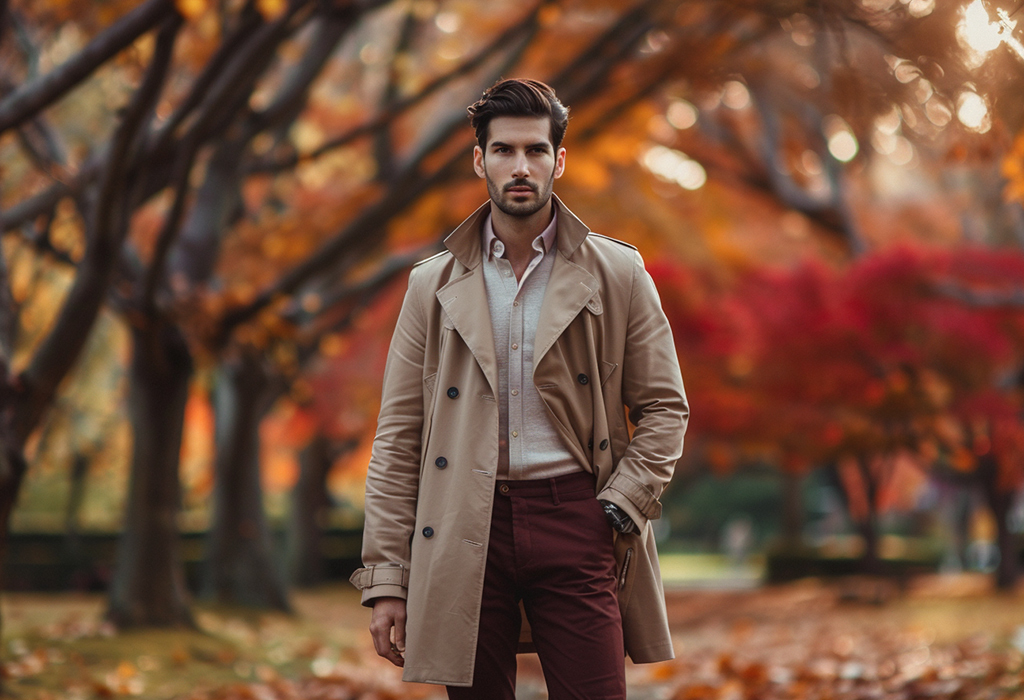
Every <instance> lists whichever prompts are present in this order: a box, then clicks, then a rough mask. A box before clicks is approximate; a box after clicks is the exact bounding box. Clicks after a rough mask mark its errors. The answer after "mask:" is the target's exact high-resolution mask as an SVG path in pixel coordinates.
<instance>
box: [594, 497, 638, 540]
mask: <svg viewBox="0 0 1024 700" xmlns="http://www.w3.org/2000/svg"><path fill="white" fill-rule="evenodd" d="M600 503H601V507H602V508H604V517H605V518H607V519H608V524H609V525H611V526H612V528H614V529H615V530H618V531H619V532H621V533H622V534H624V535H630V534H632V533H634V532H637V527H636V523H634V522H633V519H632V518H631V517H629V516H628V515H626V513H624V512H623V510H622V509H621V508H619V507H618V506H617V505H615V504H614V503H612V502H611V501H601V502H600Z"/></svg>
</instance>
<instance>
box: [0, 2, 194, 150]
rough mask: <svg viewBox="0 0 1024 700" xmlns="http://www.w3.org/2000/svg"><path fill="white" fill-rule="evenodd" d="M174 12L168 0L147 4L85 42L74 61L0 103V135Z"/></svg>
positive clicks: (61, 93) (75, 83) (72, 85)
mask: <svg viewBox="0 0 1024 700" xmlns="http://www.w3.org/2000/svg"><path fill="white" fill-rule="evenodd" d="M173 12H175V9H174V2H173V1H172V0H148V2H146V3H145V4H144V5H142V6H141V7H138V8H136V9H135V10H133V11H132V12H129V13H128V14H127V15H125V16H124V17H122V18H121V19H120V20H118V21H117V23H115V24H114V25H113V26H111V27H109V28H108V29H106V30H105V31H104V32H102V33H101V34H100V35H99V36H97V37H96V38H95V39H93V40H92V41H91V42H89V44H88V46H86V47H85V48H84V49H82V50H81V51H80V52H78V54H77V55H76V56H75V57H74V59H72V60H70V61H68V62H66V63H64V64H62V65H61V66H60V67H58V68H55V69H54V70H52V71H50V72H49V73H47V74H46V75H44V76H42V77H41V78H38V79H37V80H33V81H32V82H30V83H27V84H25V85H22V86H21V87H20V88H19V89H18V90H15V91H14V93H13V94H11V95H9V96H8V97H7V98H6V99H4V100H3V102H0V134H2V133H3V132H5V131H7V130H8V129H11V128H13V127H16V126H19V125H20V124H22V123H23V122H24V121H25V120H26V119H29V118H31V117H32V116H34V115H36V114H38V113H39V112H40V111H41V110H43V109H45V108H46V107H47V106H49V105H50V104H52V103H53V102H55V101H57V100H58V99H60V98H61V97H62V96H63V95H64V94H65V93H66V92H68V91H69V90H70V89H71V88H73V87H75V86H76V85H78V83H80V82H81V81H82V80H84V79H85V78H87V77H88V76H89V75H90V74H91V73H92V72H93V71H94V70H96V69H97V68H98V67H99V66H101V65H103V64H104V63H105V62H106V61H107V60H109V59H110V58H111V57H112V56H114V55H116V54H118V53H119V52H120V51H121V50H122V49H124V48H125V47H127V46H129V45H130V44H131V43H132V42H133V41H135V40H136V39H137V38H139V37H140V36H142V35H143V34H145V33H146V32H148V31H149V30H150V29H152V28H153V27H155V26H156V25H157V24H159V23H160V22H161V21H163V20H164V18H166V17H167V16H168V15H170V14H171V13H173Z"/></svg>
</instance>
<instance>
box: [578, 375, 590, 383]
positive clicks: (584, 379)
mask: <svg viewBox="0 0 1024 700" xmlns="http://www.w3.org/2000/svg"><path fill="white" fill-rule="evenodd" d="M576 381H578V382H579V383H580V384H587V383H588V382H590V377H588V376H587V375H585V374H583V373H580V374H578V375H577V376H576Z"/></svg>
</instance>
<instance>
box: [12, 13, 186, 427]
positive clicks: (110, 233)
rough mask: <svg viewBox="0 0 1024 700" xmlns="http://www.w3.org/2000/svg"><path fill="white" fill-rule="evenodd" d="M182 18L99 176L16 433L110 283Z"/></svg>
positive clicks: (173, 21)
mask: <svg viewBox="0 0 1024 700" xmlns="http://www.w3.org/2000/svg"><path fill="white" fill-rule="evenodd" d="M181 24H182V19H181V17H180V16H179V15H177V14H174V15H172V16H171V17H169V18H168V19H167V20H165V22H164V24H163V26H162V27H161V29H160V32H159V34H158V35H157V40H156V48H155V49H154V52H153V59H152V61H151V62H150V65H149V68H148V69H147V70H146V75H145V77H144V79H143V81H142V84H141V85H140V86H139V89H138V90H137V91H136V92H135V96H134V97H133V98H132V101H131V103H130V104H129V106H128V108H127V110H126V112H125V115H124V118H123V119H122V121H121V124H120V126H119V127H118V129H117V131H116V132H115V135H114V139H113V145H112V147H111V150H110V157H109V159H108V161H107V165H106V168H105V171H104V174H103V179H102V181H101V186H100V191H99V197H98V199H97V203H96V207H95V217H94V223H93V226H92V227H91V228H92V231H91V236H90V239H89V243H88V245H87V247H86V251H85V256H84V257H83V260H82V264H81V265H79V268H78V274H77V275H76V277H75V281H74V284H73V285H72V287H71V289H70V291H69V292H68V295H67V300H66V301H65V302H64V306H63V308H62V309H61V312H60V315H59V316H58V318H57V320H56V322H55V323H54V326H53V328H52V329H51V330H50V332H49V333H48V334H47V336H46V338H45V339H44V340H43V342H42V344H41V346H40V348H39V350H38V352H37V353H36V355H35V357H33V358H32V361H31V363H30V364H29V366H28V368H27V369H26V370H25V371H24V372H23V373H22V375H21V377H20V380H21V382H20V383H21V385H22V386H23V387H24V389H23V396H24V404H23V405H22V407H21V408H22V410H20V411H18V415H17V418H16V419H15V434H16V435H17V437H18V438H19V439H20V440H24V439H25V438H27V436H28V434H29V433H30V432H31V431H32V429H33V428H34V427H35V426H36V425H37V424H38V423H39V420H40V418H41V417H42V415H43V413H44V412H45V410H46V408H47V406H48V405H49V404H50V401H51V400H52V398H53V395H54V394H55V393H56V391H57V386H58V385H59V384H60V382H61V380H62V379H63V378H64V376H65V375H66V374H67V372H68V370H70V369H71V367H72V366H73V365H74V362H75V360H76V359H77V357H78V354H79V352H80V351H81V349H82V346H83V345H84V343H85V341H86V339H87V338H88V336H89V331H90V330H91V329H92V326H93V323H94V321H95V319H96V315H97V314H98V313H99V309H100V306H101V305H102V303H103V299H104V297H105V296H106V292H107V289H108V288H109V286H110V281H111V278H112V272H113V270H114V268H115V266H116V264H117V261H118V259H119V257H120V256H119V252H120V248H121V245H122V244H123V241H124V237H125V235H126V234H127V230H128V220H127V219H128V214H129V212H128V211H126V205H127V203H128V201H129V199H130V197H131V193H132V192H131V190H132V188H131V187H130V186H129V185H130V183H129V182H128V173H129V163H131V161H132V156H133V155H134V154H133V149H136V148H138V144H139V142H140V140H141V139H140V138H139V137H140V133H139V132H140V130H141V128H142V126H143V125H144V124H145V123H146V119H147V117H148V115H149V114H150V113H151V111H152V110H153V107H154V105H155V104H156V101H157V99H158V97H159V95H160V91H161V89H162V87H163V85H164V82H165V81H166V78H167V74H168V71H169V68H170V64H171V56H172V53H173V49H174V42H175V39H176V37H177V35H178V30H179V29H180V28H181Z"/></svg>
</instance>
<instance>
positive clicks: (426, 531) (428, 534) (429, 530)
mask: <svg viewBox="0 0 1024 700" xmlns="http://www.w3.org/2000/svg"><path fill="white" fill-rule="evenodd" d="M423 536H424V537H433V536H434V528H432V527H425V528H423Z"/></svg>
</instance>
